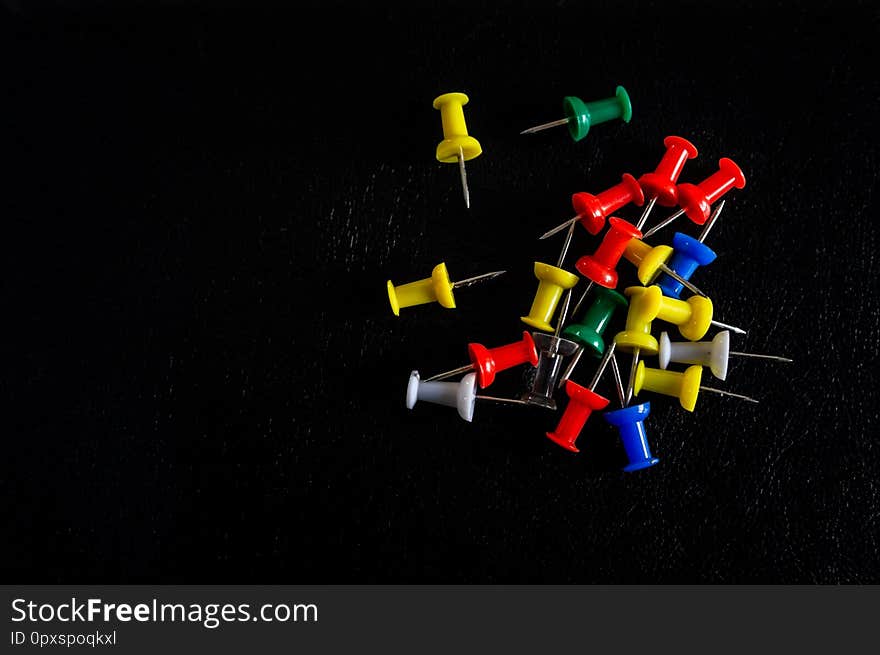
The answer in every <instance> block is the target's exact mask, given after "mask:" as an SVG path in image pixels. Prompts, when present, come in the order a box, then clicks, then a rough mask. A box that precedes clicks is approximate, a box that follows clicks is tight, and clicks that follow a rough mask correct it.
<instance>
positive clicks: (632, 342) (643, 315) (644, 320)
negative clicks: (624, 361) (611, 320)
mask: <svg viewBox="0 0 880 655" xmlns="http://www.w3.org/2000/svg"><path fill="white" fill-rule="evenodd" d="M623 293H624V294H626V295H627V296H629V297H630V301H629V309H628V310H627V313H626V326H625V329H624V331H623V332H618V333H617V335H616V336H615V337H614V343H615V344H616V345H617V347H618V348H619V349H620V350H622V351H624V352H629V353H632V364H631V365H630V369H629V382H628V383H627V386H626V395H625V398H624V404H626V405H629V403H630V401H631V400H632V395H633V385H634V384H635V378H636V370H637V367H638V364H639V356H640V355H641V353H642V351H644V352H645V354H647V355H656V354H657V353H658V352H659V350H660V345H659V344H658V343H657V339H655V338H654V337H653V336H651V323H652V322H653V321H654V319H655V318H657V314H658V312H659V311H660V305H661V303H662V302H663V292H662V291H660V287H656V286H650V287H627V288H626V289H625V290H624V292H623Z"/></svg>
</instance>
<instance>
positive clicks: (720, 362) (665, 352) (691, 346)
mask: <svg viewBox="0 0 880 655" xmlns="http://www.w3.org/2000/svg"><path fill="white" fill-rule="evenodd" d="M658 359H659V361H660V368H663V369H665V368H666V367H667V366H669V363H670V362H677V363H679V364H699V365H700V366H708V367H709V370H710V371H712V375H714V376H715V377H716V378H718V379H719V380H726V379H727V362H728V361H729V359H730V332H728V331H727V330H724V331H722V332H719V333H718V334H716V335H715V338H714V339H712V341H677V342H676V341H670V340H669V337H668V336H667V334H666V333H665V332H663V333H661V334H660V352H659V353H658Z"/></svg>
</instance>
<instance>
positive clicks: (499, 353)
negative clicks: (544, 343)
mask: <svg viewBox="0 0 880 655" xmlns="http://www.w3.org/2000/svg"><path fill="white" fill-rule="evenodd" d="M468 357H470V358H471V363H470V364H468V365H467V366H462V367H460V368H456V369H453V370H451V371H446V372H445V373H440V374H438V375H435V376H434V377H430V378H428V379H426V380H425V382H434V381H436V380H445V379H447V378H451V377H454V376H456V375H460V374H462V373H467V372H468V371H473V370H476V372H477V384H478V385H480V388H481V389H485V388H486V387H488V386H489V385H490V384H492V383H493V382H494V381H495V374H496V373H498V372H499V371H506V370H507V369H509V368H513V367H514V366H519V365H520V364H525V363H526V362H528V363H529V364H531V365H532V366H537V365H538V349H537V348H535V340H534V339H532V335H531V334H529V333H528V332H523V336H522V339H521V340H520V341H516V342H514V343H510V344H507V345H506V346H498V347H497V348H486V346H484V345H482V344H479V343H469V344H468Z"/></svg>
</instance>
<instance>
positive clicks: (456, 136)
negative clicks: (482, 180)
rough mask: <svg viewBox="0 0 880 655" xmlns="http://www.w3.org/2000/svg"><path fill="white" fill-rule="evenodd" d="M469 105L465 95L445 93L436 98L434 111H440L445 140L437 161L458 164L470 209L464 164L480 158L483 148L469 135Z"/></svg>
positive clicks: (465, 200)
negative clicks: (467, 113)
mask: <svg viewBox="0 0 880 655" xmlns="http://www.w3.org/2000/svg"><path fill="white" fill-rule="evenodd" d="M467 103H468V97H467V96H466V95H465V94H464V93H444V94H443V95H440V96H437V97H436V98H434V109H439V110H440V122H441V123H442V125H443V140H442V141H441V142H440V143H439V144H438V145H437V161H441V162H443V163H445V164H451V163H454V162H458V168H459V171H460V173H461V189H462V191H463V192H464V204H465V207H467V208H470V206H471V196H470V192H469V191H468V184H467V173H466V171H465V168H464V163H465V162H466V161H470V160H471V159H474V158H475V157H479V155H480V153H482V152H483V148H482V147H481V146H480V142H479V141H477V140H476V139H475V138H474V137H472V136H469V135H468V131H467V125H466V124H465V122H464V109H463V107H464V105H466V104H467Z"/></svg>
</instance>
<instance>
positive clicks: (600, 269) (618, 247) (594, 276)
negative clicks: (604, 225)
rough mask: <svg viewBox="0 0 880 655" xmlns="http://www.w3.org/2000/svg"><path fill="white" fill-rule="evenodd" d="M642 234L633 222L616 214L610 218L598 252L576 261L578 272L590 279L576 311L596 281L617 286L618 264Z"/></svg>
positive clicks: (600, 284) (602, 284)
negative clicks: (627, 247) (632, 241)
mask: <svg viewBox="0 0 880 655" xmlns="http://www.w3.org/2000/svg"><path fill="white" fill-rule="evenodd" d="M641 236H642V233H641V232H639V231H638V230H637V229H636V226H635V225H633V224H632V223H627V222H626V221H625V220H623V219H622V218H617V217H616V216H612V217H611V218H609V219H608V231H607V232H606V233H605V236H604V237H603V238H602V243H600V244H599V247H598V248H596V252H594V253H593V254H592V255H584V256H583V257H581V258H580V259H579V260H577V262H576V263H575V268H577V270H578V272H579V273H580V274H581V275H583V276H584V277H586V278H587V279H589V280H590V284H588V285H587V288H586V289H585V290H584V292H583V294H581V297H580V300H578V302H577V304H576V305H575V307H574V311H575V313H577V311H578V309H580V306H581V304H582V303H583V302H584V299H585V298H586V297H587V294H588V293H589V292H590V289H592V288H593V284H594V283H595V284H598V285H599V286H602V287H605V288H606V289H613V288H614V287H616V286H617V264H618V263H620V258H621V257H623V252H624V251H625V250H626V246H627V244H629V242H630V240H631V239H638V238H640V237H641Z"/></svg>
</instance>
